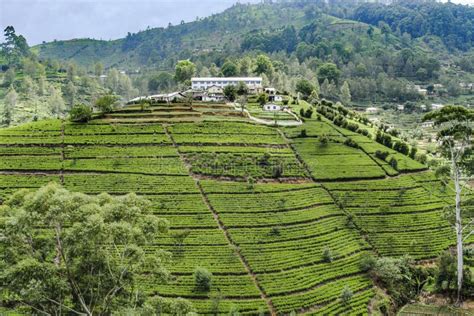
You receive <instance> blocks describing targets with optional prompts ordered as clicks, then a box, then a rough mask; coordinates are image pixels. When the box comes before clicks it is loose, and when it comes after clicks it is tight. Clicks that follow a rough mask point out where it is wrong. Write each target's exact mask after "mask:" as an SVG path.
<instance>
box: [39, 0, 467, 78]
mask: <svg viewBox="0 0 474 316" xmlns="http://www.w3.org/2000/svg"><path fill="white" fill-rule="evenodd" d="M331 3H332V4H331V5H328V4H326V3H325V1H322V0H315V1H289V2H278V3H263V4H253V5H250V4H235V5H234V6H232V7H231V8H229V9H227V10H226V11H224V12H222V13H219V14H214V15H212V16H210V17H206V18H203V19H200V20H197V21H194V22H190V23H183V24H180V25H176V26H169V27H167V28H163V27H159V28H152V29H148V30H146V31H141V32H138V33H128V35H127V36H126V37H125V38H123V39H118V40H113V41H104V40H94V39H74V40H69V41H55V42H51V43H46V44H41V45H38V46H36V47H35V48H34V50H35V51H36V52H37V53H38V55H39V56H40V57H41V58H51V59H60V60H74V61H75V62H77V63H79V64H82V65H91V64H93V63H94V62H96V61H101V62H102V63H104V64H105V65H106V66H108V67H112V66H113V67H120V68H125V69H133V68H139V67H143V66H145V67H147V66H153V67H155V68H161V69H170V68H172V66H173V65H174V63H175V62H176V60H178V59H184V58H190V57H194V58H196V57H197V56H202V55H215V54H219V53H220V52H223V51H224V52H226V53H227V56H229V55H235V54H240V53H242V52H244V51H246V50H263V51H267V52H268V49H266V48H265V47H262V46H261V45H253V44H250V45H248V42H249V37H251V35H252V34H258V36H260V37H262V36H263V37H264V35H262V34H271V36H273V39H272V38H271V37H270V38H264V40H273V41H281V38H279V35H280V33H278V32H277V30H279V29H284V28H285V27H293V28H295V30H296V33H298V32H299V31H300V30H301V29H302V28H304V27H307V26H308V25H310V24H314V23H315V22H318V23H319V24H320V25H319V27H320V28H321V26H323V28H322V29H321V32H324V31H331V32H333V37H339V36H341V32H340V29H337V28H336V29H335V28H332V29H329V27H330V26H331V25H332V24H339V26H341V25H343V24H344V23H347V25H349V27H352V26H353V25H354V24H352V23H360V22H362V23H364V24H365V23H367V24H371V25H373V26H374V27H379V26H383V25H388V26H389V27H390V28H391V30H390V31H391V32H392V34H393V35H394V36H397V37H401V36H402V35H403V34H404V33H406V34H410V36H412V37H413V38H419V37H422V36H425V35H427V36H443V37H444V38H443V43H444V44H445V45H446V46H447V48H448V49H460V50H467V49H469V48H470V47H472V43H473V42H474V32H473V31H472V30H473V29H474V26H473V27H472V28H470V27H469V25H472V23H474V8H469V7H467V6H462V5H455V4H440V3H436V2H431V1H430V2H427V1H400V2H397V3H396V4H392V5H383V4H380V3H362V4H358V2H356V1H354V2H347V1H341V0H335V1H332V2H331ZM429 10H435V11H433V12H436V16H430V13H429V12H430V11H429ZM341 19H342V20H341ZM460 23H462V27H461V25H460ZM469 28H470V29H471V31H469ZM246 40H247V44H246V42H245V41H246ZM304 41H306V39H304V38H301V37H299V38H297V39H296V42H295V43H293V45H292V46H291V47H290V49H288V47H287V46H285V43H282V45H281V46H282V47H281V50H286V51H287V52H288V53H292V52H293V51H294V50H295V49H296V46H297V44H298V43H300V42H304ZM242 43H244V45H242V46H241V44H242ZM278 45H279V43H275V47H274V48H272V49H271V50H270V51H271V52H273V51H278V50H280V49H279V46H278ZM394 49H397V47H395V48H394Z"/></svg>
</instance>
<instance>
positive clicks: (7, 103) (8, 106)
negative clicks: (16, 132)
mask: <svg viewBox="0 0 474 316" xmlns="http://www.w3.org/2000/svg"><path fill="white" fill-rule="evenodd" d="M17 101H18V93H16V91H15V88H13V86H11V87H10V88H9V89H8V92H7V94H6V95H5V99H4V102H3V113H2V124H5V125H7V126H9V125H10V123H11V121H12V117H13V111H14V109H15V106H16V103H17Z"/></svg>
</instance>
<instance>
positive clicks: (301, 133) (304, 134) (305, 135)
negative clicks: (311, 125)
mask: <svg viewBox="0 0 474 316" xmlns="http://www.w3.org/2000/svg"><path fill="white" fill-rule="evenodd" d="M299 137H303V138H304V137H308V134H307V133H306V129H302V130H301V131H300V135H299Z"/></svg>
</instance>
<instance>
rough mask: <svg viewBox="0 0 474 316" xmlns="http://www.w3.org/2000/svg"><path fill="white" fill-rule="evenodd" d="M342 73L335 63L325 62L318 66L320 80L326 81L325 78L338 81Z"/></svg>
mask: <svg viewBox="0 0 474 316" xmlns="http://www.w3.org/2000/svg"><path fill="white" fill-rule="evenodd" d="M340 75H341V71H340V70H339V69H338V68H337V65H335V64H333V63H325V64H322V65H321V66H319V68H318V80H319V82H324V81H325V80H328V81H329V82H331V81H333V82H337V81H338V80H339V76H340Z"/></svg>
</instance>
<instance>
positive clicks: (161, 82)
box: [148, 72, 175, 91]
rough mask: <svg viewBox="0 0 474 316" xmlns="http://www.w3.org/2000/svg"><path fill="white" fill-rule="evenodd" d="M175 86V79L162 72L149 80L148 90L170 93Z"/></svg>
mask: <svg viewBox="0 0 474 316" xmlns="http://www.w3.org/2000/svg"><path fill="white" fill-rule="evenodd" d="M174 84H175V81H174V77H173V75H172V74H170V73H168V72H160V73H158V74H157V75H153V76H152V77H151V78H150V79H149V80H148V90H150V91H168V90H169V89H171V87H173V86H174Z"/></svg>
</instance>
